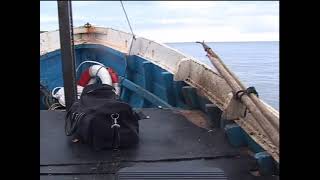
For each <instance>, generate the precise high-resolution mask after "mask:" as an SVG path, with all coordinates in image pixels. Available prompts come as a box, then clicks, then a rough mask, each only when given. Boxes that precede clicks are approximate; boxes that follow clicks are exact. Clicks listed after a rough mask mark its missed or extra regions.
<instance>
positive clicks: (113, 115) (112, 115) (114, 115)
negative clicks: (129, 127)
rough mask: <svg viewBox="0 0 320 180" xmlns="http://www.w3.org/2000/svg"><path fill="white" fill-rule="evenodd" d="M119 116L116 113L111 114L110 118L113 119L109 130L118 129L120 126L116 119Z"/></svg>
mask: <svg viewBox="0 0 320 180" xmlns="http://www.w3.org/2000/svg"><path fill="white" fill-rule="evenodd" d="M119 116H120V115H119V114H118V113H114V114H111V118H112V119H113V123H114V124H113V125H111V128H114V127H117V128H120V125H119V124H118V121H117V120H118V119H119Z"/></svg>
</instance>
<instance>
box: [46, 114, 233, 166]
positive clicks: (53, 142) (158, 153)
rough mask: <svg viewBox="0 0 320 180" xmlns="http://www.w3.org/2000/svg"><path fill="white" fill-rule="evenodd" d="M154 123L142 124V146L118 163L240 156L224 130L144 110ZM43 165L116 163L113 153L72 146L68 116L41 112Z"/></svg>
mask: <svg viewBox="0 0 320 180" xmlns="http://www.w3.org/2000/svg"><path fill="white" fill-rule="evenodd" d="M143 113H144V114H145V115H146V116H149V117H150V119H145V120H141V121H139V123H140V142H139V144H138V145H137V146H136V147H133V148H131V149H124V150H121V152H120V155H119V157H118V160H117V161H122V162H130V161H146V162H152V161H159V160H174V159H178V160H179V159H180V160H183V159H185V160H188V159H189V160H191V159H196V158H201V157H209V158H210V157H211V158H214V157H220V156H229V155H234V154H237V153H238V150H236V149H235V148H233V147H231V146H230V145H229V143H228V141H227V139H226V137H225V135H224V132H223V131H222V130H213V131H208V130H205V129H202V128H199V127H197V126H195V125H194V124H192V123H191V122H189V121H188V120H186V119H185V117H183V116H182V115H179V114H177V113H174V112H172V111H171V110H164V109H143ZM40 117H41V118H40V120H41V122H40V128H41V129H40V165H63V164H65V165H67V164H87V163H99V162H113V161H114V157H113V152H112V151H111V150H105V151H101V152H95V151H93V150H91V148H90V147H88V146H87V145H84V144H81V143H72V142H71V139H70V138H69V137H67V136H66V135H65V133H64V112H58V111H40Z"/></svg>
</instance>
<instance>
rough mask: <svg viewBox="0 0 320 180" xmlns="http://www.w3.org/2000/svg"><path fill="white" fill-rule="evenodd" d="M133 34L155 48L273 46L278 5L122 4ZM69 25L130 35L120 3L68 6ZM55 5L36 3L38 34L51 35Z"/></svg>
mask: <svg viewBox="0 0 320 180" xmlns="http://www.w3.org/2000/svg"><path fill="white" fill-rule="evenodd" d="M123 4H124V7H125V9H126V12H127V14H128V18H129V20H130V23H131V26H132V29H133V32H134V34H136V35H137V36H140V37H145V38H148V39H151V40H155V41H158V42H161V43H167V42H194V41H203V40H204V41H206V42H237V41H279V1H123ZM72 13H73V25H74V26H75V27H77V26H82V25H84V24H85V23H87V22H89V23H90V24H92V25H96V26H103V27H111V28H113V29H118V30H122V31H125V32H130V28H129V25H128V23H127V21H126V17H125V14H124V12H123V10H122V7H121V3H120V1H73V2H72ZM58 27H59V25H58V10H57V2H56V1H41V2H40V30H41V31H50V30H57V29H58Z"/></svg>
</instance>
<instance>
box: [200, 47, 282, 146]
mask: <svg viewBox="0 0 320 180" xmlns="http://www.w3.org/2000/svg"><path fill="white" fill-rule="evenodd" d="M201 44H202V45H203V47H204V49H205V51H206V52H207V56H208V58H209V59H210V61H211V63H212V64H213V65H214V66H215V68H216V69H217V70H218V72H219V73H220V74H221V75H222V76H223V77H224V79H225V80H226V82H227V83H228V84H229V86H230V87H231V89H232V90H233V93H236V92H238V91H240V90H244V89H245V88H244V85H243V84H242V83H241V82H240V81H239V80H238V79H237V78H236V77H235V75H234V74H233V73H232V72H231V71H230V70H229V69H228V68H227V67H226V65H225V64H224V63H223V62H222V61H221V59H220V58H219V57H218V56H217V55H216V54H215V53H214V52H213V51H212V50H211V48H210V47H208V46H207V45H206V44H204V43H201ZM252 97H253V99H251V98H252ZM254 98H257V97H255V96H254V95H249V96H248V95H244V96H243V97H242V102H243V104H244V105H245V106H246V107H247V108H248V109H249V111H250V112H251V114H252V116H253V117H254V119H256V121H257V123H258V124H259V125H260V126H261V128H262V129H263V130H264V131H265V132H266V134H267V136H268V137H269V138H270V140H271V141H272V142H273V143H274V144H275V146H277V147H279V127H278V125H279V123H278V122H279V119H278V118H276V116H275V115H274V113H272V112H271V111H270V109H269V108H268V107H266V106H264V105H262V103H259V102H258V101H260V100H258V99H254ZM256 103H257V104H256ZM264 111H266V112H264Z"/></svg>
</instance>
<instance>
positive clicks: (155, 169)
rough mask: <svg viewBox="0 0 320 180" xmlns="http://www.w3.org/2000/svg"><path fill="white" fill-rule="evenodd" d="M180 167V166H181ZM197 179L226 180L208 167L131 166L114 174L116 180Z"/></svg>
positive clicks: (222, 173) (218, 172)
mask: <svg viewBox="0 0 320 180" xmlns="http://www.w3.org/2000/svg"><path fill="white" fill-rule="evenodd" d="M181 165H182V166H181ZM186 177H187V178H188V179H197V180H204V179H210V180H227V177H226V176H225V174H224V172H223V171H222V170H221V169H219V168H210V167H208V166H186V164H180V165H178V166H170V165H169V164H164V165H162V166H133V167H126V168H122V169H121V170H119V171H118V172H117V174H116V179H117V180H136V179H146V180H147V179H170V180H182V179H186Z"/></svg>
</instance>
